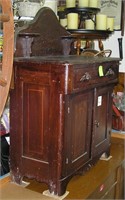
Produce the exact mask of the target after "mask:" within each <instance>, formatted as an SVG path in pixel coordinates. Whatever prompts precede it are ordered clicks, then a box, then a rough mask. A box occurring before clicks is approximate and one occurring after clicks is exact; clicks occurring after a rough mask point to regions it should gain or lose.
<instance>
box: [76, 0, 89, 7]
mask: <svg viewBox="0 0 125 200" xmlns="http://www.w3.org/2000/svg"><path fill="white" fill-rule="evenodd" d="M88 6H89V0H79V1H78V7H79V8H83V7H88Z"/></svg>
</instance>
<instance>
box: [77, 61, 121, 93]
mask: <svg viewBox="0 0 125 200" xmlns="http://www.w3.org/2000/svg"><path fill="white" fill-rule="evenodd" d="M117 77H118V65H115V63H113V64H111V63H104V64H93V65H90V66H88V67H84V68H75V69H74V75H73V89H74V90H76V89H83V88H87V87H90V86H92V87H93V86H95V85H98V84H99V85H100V84H106V83H107V84H108V83H114V82H117Z"/></svg>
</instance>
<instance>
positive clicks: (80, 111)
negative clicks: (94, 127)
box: [64, 91, 93, 174]
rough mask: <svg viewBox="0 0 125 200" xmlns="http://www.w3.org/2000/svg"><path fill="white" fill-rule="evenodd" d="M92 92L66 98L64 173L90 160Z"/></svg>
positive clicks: (70, 171)
mask: <svg viewBox="0 0 125 200" xmlns="http://www.w3.org/2000/svg"><path fill="white" fill-rule="evenodd" d="M92 104H93V92H92V91H90V92H85V93H80V94H74V95H70V96H68V97H66V117H65V119H66V120H65V145H66V148H65V149H66V152H65V162H66V165H65V164H64V166H65V167H66V169H65V171H67V173H68V174H70V173H72V172H73V170H77V169H78V168H80V167H81V166H83V164H85V163H86V162H87V161H88V160H89V159H90V158H91V149H90V145H91V123H92Z"/></svg>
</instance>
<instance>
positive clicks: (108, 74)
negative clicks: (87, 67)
mask: <svg viewBox="0 0 125 200" xmlns="http://www.w3.org/2000/svg"><path fill="white" fill-rule="evenodd" d="M112 75H115V72H114V71H113V70H112V69H111V68H109V70H108V71H107V72H106V74H105V76H112Z"/></svg>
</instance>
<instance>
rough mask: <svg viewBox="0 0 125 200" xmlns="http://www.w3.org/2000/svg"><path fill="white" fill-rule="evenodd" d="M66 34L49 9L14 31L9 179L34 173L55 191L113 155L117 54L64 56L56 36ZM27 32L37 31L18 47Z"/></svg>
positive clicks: (59, 193)
mask: <svg viewBox="0 0 125 200" xmlns="http://www.w3.org/2000/svg"><path fill="white" fill-rule="evenodd" d="M45 21H46V23H45ZM25 33H26V34H25ZM39 34H40V35H39ZM67 34H68V33H67V32H66V30H65V29H63V28H62V27H61V26H60V25H59V22H58V21H57V19H56V16H55V15H54V14H53V13H52V11H50V9H47V8H45V10H44V9H43V10H41V11H40V13H38V15H37V16H36V18H35V21H34V22H33V23H31V24H29V26H28V27H27V28H26V27H25V29H24V28H23V30H22V31H21V32H20V33H18V35H17V43H16V47H17V49H16V52H15V57H16V58H15V60H14V90H11V94H10V95H11V98H10V113H11V116H10V124H11V134H10V135H11V148H10V168H11V176H12V180H13V181H15V182H16V183H18V184H20V183H21V181H22V179H23V177H24V176H26V177H28V178H34V179H36V180H37V181H40V182H44V183H46V184H47V185H48V188H49V191H50V192H51V193H54V194H58V195H59V196H60V195H63V194H64V193H65V191H66V187H67V184H68V182H69V181H70V179H71V178H72V177H73V176H74V175H75V174H78V173H83V172H85V171H86V170H88V169H89V168H90V167H91V166H92V165H93V164H95V163H96V161H97V160H98V159H99V158H100V156H101V155H102V154H103V153H106V155H109V154H110V130H111V114H112V111H111V107H110V106H111V103H112V97H111V94H112V90H113V87H114V85H115V84H116V83H117V81H118V68H119V59H113V58H103V57H100V58H90V57H89V58H87V57H83V56H64V55H63V51H62V43H61V40H62V39H61V36H64V35H67ZM26 35H27V36H28V35H29V36H35V37H34V38H33V39H34V40H33V43H31V47H30V48H29V46H28V48H26V47H27V46H25V48H24V49H23V47H24V46H23V45H24V43H25V39H27V38H26ZM30 42H31V41H30ZM33 55H35V56H34V57H33ZM21 56H22V57H21ZM100 65H102V66H103V71H104V76H103V77H99V73H98V67H99V66H100ZM109 69H110V70H109ZM109 71H112V72H113V73H112V74H109V75H107V76H105V75H106V74H107V72H109ZM86 74H87V75H88V76H86ZM88 77H89V78H88ZM99 96H101V97H102V103H101V105H100V106H98V104H97V102H98V97H99ZM95 122H98V123H95ZM97 125H98V126H97Z"/></svg>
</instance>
